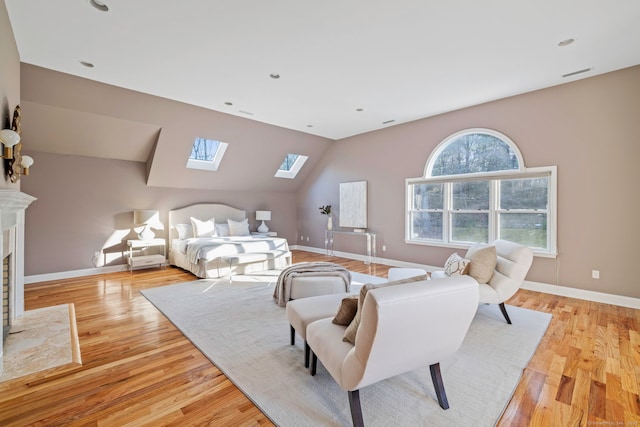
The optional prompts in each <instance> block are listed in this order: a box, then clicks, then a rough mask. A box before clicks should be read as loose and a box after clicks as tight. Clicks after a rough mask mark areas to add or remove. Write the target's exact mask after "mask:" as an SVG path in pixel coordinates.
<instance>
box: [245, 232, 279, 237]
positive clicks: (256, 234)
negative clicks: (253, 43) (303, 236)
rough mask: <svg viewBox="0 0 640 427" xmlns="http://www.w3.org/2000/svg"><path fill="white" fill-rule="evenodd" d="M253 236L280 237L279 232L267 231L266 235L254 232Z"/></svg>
mask: <svg viewBox="0 0 640 427" xmlns="http://www.w3.org/2000/svg"><path fill="white" fill-rule="evenodd" d="M251 234H252V235H254V236H265V237H278V232H277V231H267V232H266V233H260V232H259V231H252V232H251Z"/></svg>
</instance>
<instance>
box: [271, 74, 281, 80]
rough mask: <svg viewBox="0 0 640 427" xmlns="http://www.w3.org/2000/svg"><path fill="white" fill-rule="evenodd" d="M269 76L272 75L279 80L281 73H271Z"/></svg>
mask: <svg viewBox="0 0 640 427" xmlns="http://www.w3.org/2000/svg"><path fill="white" fill-rule="evenodd" d="M269 77H271V78H272V79H275V80H278V79H279V78H280V74H278V73H271V74H269Z"/></svg>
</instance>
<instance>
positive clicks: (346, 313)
mask: <svg viewBox="0 0 640 427" xmlns="http://www.w3.org/2000/svg"><path fill="white" fill-rule="evenodd" d="M356 311H358V295H349V296H348V297H346V298H342V302H341V303H340V308H339V309H338V312H337V313H336V317H334V318H333V323H335V324H336V325H342V326H348V325H349V323H351V321H352V320H353V318H354V317H356Z"/></svg>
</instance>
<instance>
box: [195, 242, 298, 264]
mask: <svg viewBox="0 0 640 427" xmlns="http://www.w3.org/2000/svg"><path fill="white" fill-rule="evenodd" d="M185 243H186V244H185V250H184V251H182V253H184V254H186V256H187V260H189V262H192V263H194V264H195V263H197V262H198V261H200V260H207V261H212V260H214V259H216V258H219V257H222V256H229V255H235V254H243V253H265V252H272V251H289V245H288V244H287V240H286V239H282V238H279V237H264V236H255V235H252V236H235V237H196V238H190V239H186V242H185Z"/></svg>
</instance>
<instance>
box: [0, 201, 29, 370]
mask: <svg viewBox="0 0 640 427" xmlns="http://www.w3.org/2000/svg"><path fill="white" fill-rule="evenodd" d="M34 200H36V198H35V197H33V196H30V195H28V194H25V193H22V192H20V191H17V190H10V189H0V260H2V259H5V258H7V257H8V260H9V266H8V288H9V291H8V299H9V301H8V303H7V304H3V305H2V310H3V316H4V310H8V312H9V313H8V314H9V316H8V323H9V326H11V325H12V324H13V323H15V321H16V319H18V318H20V317H21V316H22V315H23V314H24V228H25V221H24V218H25V210H26V209H27V207H28V206H29V205H30V204H31V203H32V202H33V201H34ZM3 350H4V348H3V342H2V340H0V374H1V373H2V369H3V361H4V357H3V356H4V351H3Z"/></svg>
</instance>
